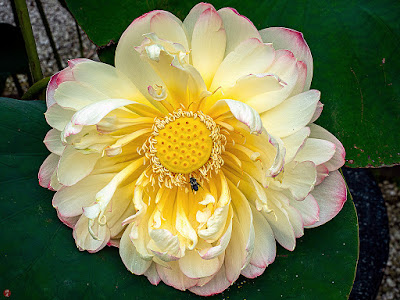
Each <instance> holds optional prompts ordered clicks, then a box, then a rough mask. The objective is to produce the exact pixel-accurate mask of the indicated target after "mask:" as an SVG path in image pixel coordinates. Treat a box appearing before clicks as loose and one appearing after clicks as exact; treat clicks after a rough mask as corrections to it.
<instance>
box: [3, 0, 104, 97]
mask: <svg viewBox="0 0 400 300" xmlns="http://www.w3.org/2000/svg"><path fill="white" fill-rule="evenodd" d="M11 1H13V0H11ZM42 5H43V9H44V11H45V14H46V17H47V20H48V22H49V24H50V29H51V32H52V34H53V37H54V41H55V43H56V47H57V51H58V53H59V55H60V57H61V62H62V65H63V67H66V66H67V61H68V60H69V59H72V58H77V57H81V54H80V50H79V40H78V33H77V30H76V25H75V21H74V19H73V18H72V16H71V15H70V14H69V12H68V11H66V10H65V9H64V8H63V7H62V6H61V5H60V4H59V2H58V1H57V0H45V1H42ZM27 6H28V11H29V16H30V19H31V23H32V30H33V34H34V36H35V40H36V47H37V49H38V54H39V60H40V64H41V67H42V71H43V74H44V76H50V75H53V74H54V73H56V72H57V71H59V70H58V69H57V65H56V60H55V58H54V56H53V51H52V49H51V47H50V42H49V39H48V37H47V35H46V32H45V29H44V26H43V23H42V19H41V18H40V15H39V11H38V9H37V7H36V3H35V1H33V0H28V1H27ZM0 22H1V23H9V24H12V25H15V22H14V16H13V13H12V9H11V4H10V0H0ZM80 32H81V36H82V43H83V50H84V51H83V54H84V57H86V58H90V59H94V60H98V57H97V54H96V46H95V45H93V44H92V42H91V41H90V40H89V39H88V37H87V36H86V34H85V33H84V32H83V31H82V30H80ZM18 78H19V80H20V82H21V85H22V87H23V88H24V90H26V89H27V88H28V86H27V78H26V76H24V75H18ZM16 94H17V92H16V88H15V86H14V83H13V81H12V79H11V78H9V79H8V80H7V84H6V88H5V92H4V95H3V96H14V97H15V95H16Z"/></svg>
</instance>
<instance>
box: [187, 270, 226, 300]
mask: <svg viewBox="0 0 400 300" xmlns="http://www.w3.org/2000/svg"><path fill="white" fill-rule="evenodd" d="M230 285H231V283H230V282H229V281H228V280H227V279H226V273H225V266H224V265H222V267H221V269H220V270H219V271H218V273H217V274H216V275H215V276H214V277H213V279H211V280H210V281H209V282H208V283H207V284H205V285H203V286H194V287H192V288H190V289H189V290H190V291H191V292H192V293H195V294H196V295H199V296H212V295H215V294H218V293H222V292H223V291H225V290H226V289H227V288H228V287H229V286H230Z"/></svg>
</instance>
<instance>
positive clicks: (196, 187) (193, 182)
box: [190, 177, 201, 192]
mask: <svg viewBox="0 0 400 300" xmlns="http://www.w3.org/2000/svg"><path fill="white" fill-rule="evenodd" d="M199 186H201V185H200V184H198V183H197V180H196V178H194V177H190V187H191V188H192V191H195V192H197V191H198V190H199Z"/></svg>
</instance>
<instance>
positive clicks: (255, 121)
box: [215, 99, 263, 134]
mask: <svg viewBox="0 0 400 300" xmlns="http://www.w3.org/2000/svg"><path fill="white" fill-rule="evenodd" d="M223 103H226V104H227V105H228V107H229V110H230V111H231V112H232V114H233V115H234V117H235V118H236V119H238V120H239V121H240V122H242V123H243V124H245V125H247V127H249V129H250V133H253V134H261V132H262V130H263V124H262V121H261V118H260V115H259V114H258V113H257V112H256V111H255V110H254V109H253V108H251V107H250V106H248V105H247V104H245V103H243V102H240V101H235V100H230V99H223V100H220V101H218V102H217V103H216V105H215V107H217V106H220V105H222V104H223Z"/></svg>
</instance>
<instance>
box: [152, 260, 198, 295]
mask: <svg viewBox="0 0 400 300" xmlns="http://www.w3.org/2000/svg"><path fill="white" fill-rule="evenodd" d="M156 269H157V273H158V275H159V276H160V278H161V280H162V281H163V282H164V283H165V284H167V285H170V286H173V287H174V288H176V289H178V290H181V291H185V290H187V289H190V288H192V287H194V286H195V285H196V284H197V282H198V280H197V279H192V278H189V277H187V276H186V275H185V274H183V273H182V271H181V270H180V268H179V263H178V262H177V261H172V262H169V263H168V267H164V266H161V265H160V264H157V265H156Z"/></svg>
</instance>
